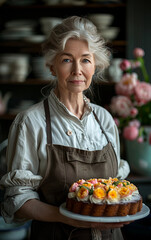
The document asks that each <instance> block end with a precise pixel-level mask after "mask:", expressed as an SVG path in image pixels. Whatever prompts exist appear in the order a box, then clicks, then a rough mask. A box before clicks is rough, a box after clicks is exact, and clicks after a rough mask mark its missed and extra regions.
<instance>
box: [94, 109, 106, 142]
mask: <svg viewBox="0 0 151 240" xmlns="http://www.w3.org/2000/svg"><path fill="white" fill-rule="evenodd" d="M93 114H94V117H95V119H96V121H97V122H98V124H99V125H100V128H101V130H102V132H103V133H104V135H105V137H106V139H107V141H108V143H109V142H110V140H109V138H108V136H107V134H106V132H105V131H104V129H103V127H102V125H101V123H100V121H99V119H98V117H97V115H96V113H95V112H94V110H93Z"/></svg>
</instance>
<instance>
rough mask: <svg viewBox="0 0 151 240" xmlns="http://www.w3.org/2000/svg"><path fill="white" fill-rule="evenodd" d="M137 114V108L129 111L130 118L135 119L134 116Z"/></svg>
mask: <svg viewBox="0 0 151 240" xmlns="http://www.w3.org/2000/svg"><path fill="white" fill-rule="evenodd" d="M137 114H138V110H137V108H134V107H133V108H132V109H131V112H130V115H131V116H132V117H136V115H137Z"/></svg>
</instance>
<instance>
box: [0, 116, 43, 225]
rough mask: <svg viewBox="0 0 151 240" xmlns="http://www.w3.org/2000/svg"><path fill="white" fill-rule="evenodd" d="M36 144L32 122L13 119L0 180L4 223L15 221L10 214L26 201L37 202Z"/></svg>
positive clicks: (39, 177) (38, 178)
mask: <svg viewBox="0 0 151 240" xmlns="http://www.w3.org/2000/svg"><path fill="white" fill-rule="evenodd" d="M28 121H29V120H28ZM36 145H37V141H35V133H34V127H33V125H32V123H31V124H27V122H26V121H23V119H22V118H21V116H20V115H19V116H18V117H17V118H16V119H15V120H14V122H13V124H12V126H11V129H10V133H9V139H8V147H7V164H8V173H7V174H5V175H4V176H3V177H2V179H1V181H0V185H1V187H2V188H5V195H4V201H3V203H2V208H1V214H2V216H3V217H4V219H5V221H6V222H7V223H11V222H13V221H18V220H17V219H15V217H14V213H15V212H16V211H17V210H18V209H19V208H20V207H21V206H22V205H23V204H24V203H25V202H26V201H27V200H29V199H34V198H37V199H39V196H38V193H37V192H36V190H37V188H38V186H39V184H40V181H41V179H42V176H40V175H38V167H39V163H38V156H37V151H36V149H37V146H36ZM22 221H25V219H22Z"/></svg>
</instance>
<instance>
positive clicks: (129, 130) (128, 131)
mask: <svg viewBox="0 0 151 240" xmlns="http://www.w3.org/2000/svg"><path fill="white" fill-rule="evenodd" d="M138 133H139V130H138V128H137V127H135V126H127V127H125V128H124V130H123V136H124V138H125V139H127V140H130V141H132V140H135V139H136V138H137V137H138Z"/></svg>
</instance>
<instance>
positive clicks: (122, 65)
mask: <svg viewBox="0 0 151 240" xmlns="http://www.w3.org/2000/svg"><path fill="white" fill-rule="evenodd" d="M120 68H121V69H122V70H123V71H126V70H128V69H130V68H131V63H130V61H128V60H127V59H125V60H123V61H122V62H121V63H120Z"/></svg>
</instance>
